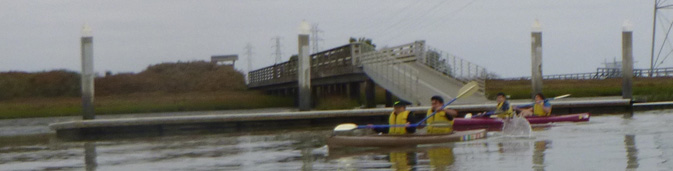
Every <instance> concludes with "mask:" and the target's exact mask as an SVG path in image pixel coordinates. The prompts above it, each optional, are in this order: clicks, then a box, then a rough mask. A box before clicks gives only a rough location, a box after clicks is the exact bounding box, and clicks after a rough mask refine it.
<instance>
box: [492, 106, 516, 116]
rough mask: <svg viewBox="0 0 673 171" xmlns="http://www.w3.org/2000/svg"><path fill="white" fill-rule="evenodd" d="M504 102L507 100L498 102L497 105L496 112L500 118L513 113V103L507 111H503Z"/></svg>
mask: <svg viewBox="0 0 673 171" xmlns="http://www.w3.org/2000/svg"><path fill="white" fill-rule="evenodd" d="M504 104H505V102H502V103H498V105H497V106H496V107H495V114H497V116H498V117H499V118H508V117H512V113H513V110H512V105H510V106H509V109H507V111H503V110H502V105H504Z"/></svg>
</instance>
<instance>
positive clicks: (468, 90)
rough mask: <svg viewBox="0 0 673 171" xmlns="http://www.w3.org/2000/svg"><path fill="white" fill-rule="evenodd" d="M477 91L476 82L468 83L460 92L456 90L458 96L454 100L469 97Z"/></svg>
mask: <svg viewBox="0 0 673 171" xmlns="http://www.w3.org/2000/svg"><path fill="white" fill-rule="evenodd" d="M478 90H479V84H478V83H477V82H476V81H470V82H469V83H467V84H465V86H463V87H462V88H460V90H458V96H456V98H457V99H458V98H462V97H467V96H471V95H472V94H474V93H475V92H477V91H478Z"/></svg>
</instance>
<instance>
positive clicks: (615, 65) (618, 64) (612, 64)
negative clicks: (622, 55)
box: [603, 58, 622, 70]
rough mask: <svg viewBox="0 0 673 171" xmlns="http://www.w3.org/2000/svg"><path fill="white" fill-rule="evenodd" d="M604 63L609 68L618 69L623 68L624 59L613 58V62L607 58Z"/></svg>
mask: <svg viewBox="0 0 673 171" xmlns="http://www.w3.org/2000/svg"><path fill="white" fill-rule="evenodd" d="M603 65H605V68H608V69H617V70H621V69H622V61H617V59H616V58H615V59H612V62H608V60H607V59H606V60H605V62H603Z"/></svg>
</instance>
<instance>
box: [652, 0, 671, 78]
mask: <svg viewBox="0 0 673 171" xmlns="http://www.w3.org/2000/svg"><path fill="white" fill-rule="evenodd" d="M671 9H673V3H671V2H666V0H654V17H653V19H652V47H651V48H652V49H651V54H650V55H651V56H650V74H649V75H650V77H651V76H652V72H653V70H655V69H656V68H657V67H659V66H660V65H662V64H663V63H664V61H665V60H666V59H668V57H669V56H671V54H672V53H673V43H671V38H669V35H670V33H671V29H673V21H671V20H670V19H669V18H668V17H667V16H666V15H660V14H664V11H665V10H671ZM669 15H670V13H669ZM657 21H659V22H662V24H661V25H660V26H661V28H662V30H661V32H659V33H665V36H663V40H660V41H658V38H662V37H658V36H657V32H658V31H657V30H658V29H657V27H658V26H659V25H657ZM659 42H660V43H661V44H659V47H656V46H657V44H658V43H659ZM666 45H668V49H667V50H668V52H664V49H665V48H666ZM655 48H656V49H658V50H657V51H655ZM662 54H663V55H662Z"/></svg>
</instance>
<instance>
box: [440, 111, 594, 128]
mask: <svg viewBox="0 0 673 171" xmlns="http://www.w3.org/2000/svg"><path fill="white" fill-rule="evenodd" d="M590 117H591V114H589V113H579V114H570V115H560V116H546V117H540V116H529V117H526V120H528V122H530V124H545V123H552V122H586V121H589V118H590ZM501 125H502V119H499V118H469V119H468V118H456V119H455V120H454V121H453V126H454V127H470V126H501Z"/></svg>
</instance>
